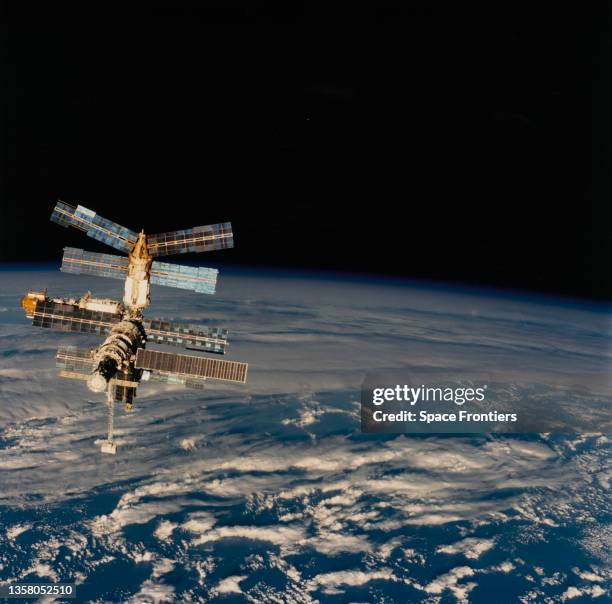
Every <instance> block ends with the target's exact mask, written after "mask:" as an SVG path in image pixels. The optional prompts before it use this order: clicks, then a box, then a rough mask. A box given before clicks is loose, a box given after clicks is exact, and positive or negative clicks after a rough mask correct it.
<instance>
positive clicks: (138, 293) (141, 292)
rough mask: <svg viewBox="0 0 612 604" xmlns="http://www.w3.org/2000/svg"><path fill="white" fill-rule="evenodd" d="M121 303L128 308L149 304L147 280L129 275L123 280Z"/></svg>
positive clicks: (142, 306)
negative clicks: (123, 287)
mask: <svg viewBox="0 0 612 604" xmlns="http://www.w3.org/2000/svg"><path fill="white" fill-rule="evenodd" d="M123 303H124V304H125V305H126V306H128V307H130V308H144V307H145V306H148V305H149V280H148V279H138V278H137V277H133V276H129V277H127V278H126V280H125V292H124V295H123Z"/></svg>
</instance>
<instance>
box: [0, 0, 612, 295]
mask: <svg viewBox="0 0 612 604" xmlns="http://www.w3.org/2000/svg"><path fill="white" fill-rule="evenodd" d="M287 4H291V3H287ZM458 4H461V3H452V4H451V3H448V4H447V5H444V4H441V3H419V4H412V5H410V6H412V8H410V9H405V8H404V9H399V8H396V7H394V6H384V5H383V4H382V3H378V4H375V5H373V6H377V7H378V8H377V9H376V10H375V9H374V8H372V7H370V8H363V7H361V8H357V7H356V6H355V5H346V7H345V8H343V9H340V8H337V9H335V10H334V11H333V12H332V11H330V10H329V9H327V10H324V9H317V8H309V9H304V8H302V7H300V8H299V9H297V8H293V9H289V8H287V7H285V8H284V9H283V10H281V9H278V8H271V7H269V6H267V7H265V8H261V7H257V8H254V7H251V8H248V9H247V8H240V7H237V5H234V6H233V7H232V8H224V5H223V4H219V5H218V6H217V8H211V6H212V5H206V6H207V8H205V9H202V8H200V9H195V8H189V9H186V8H182V9H180V10H179V9H176V8H174V9H173V8H171V5H167V6H166V7H165V8H164V10H156V9H153V8H151V6H148V8H147V9H146V10H145V9H141V10H140V9H139V10H138V11H136V10H135V11H134V14H127V13H126V12H125V9H122V11H121V12H120V13H112V14H111V12H110V9H109V10H108V11H104V10H103V8H102V5H100V7H99V8H98V9H96V10H95V11H93V10H92V11H88V12H87V13H86V12H83V10H82V9H81V12H79V13H78V14H71V18H67V17H66V15H65V14H62V15H59V14H55V12H54V11H55V10H56V9H55V4H54V5H53V6H47V8H46V12H45V13H44V14H41V13H36V16H32V15H29V16H28V15H16V14H13V15H5V16H4V18H3V26H2V39H3V50H4V53H3V63H2V78H3V82H2V89H3V91H4V92H3V94H2V112H3V119H2V133H1V135H2V145H1V149H2V191H1V201H0V220H1V225H2V230H1V231H0V233H1V243H0V260H3V261H14V260H51V259H53V260H58V261H59V258H60V257H61V250H62V247H63V246H64V245H74V246H76V247H82V248H85V249H90V250H94V251H103V250H105V251H108V252H111V253H112V250H110V248H104V246H102V245H100V244H98V243H97V242H94V241H93V240H90V239H88V238H86V237H84V236H83V235H82V234H80V233H79V232H69V231H68V230H64V229H61V228H60V227H58V226H57V225H54V224H52V223H50V222H49V221H48V217H49V215H50V213H51V209H52V207H53V205H54V202H55V200H56V199H58V198H60V199H63V200H64V201H67V202H69V203H70V202H74V203H75V204H76V203H81V204H82V205H84V206H86V207H89V208H92V209H93V210H95V211H96V212H98V213H99V214H101V215H102V216H104V217H106V218H109V219H111V220H115V221H117V222H119V223H120V224H123V225H125V226H128V227H130V228H133V229H138V230H139V229H141V228H144V229H145V230H146V231H147V232H152V233H155V232H160V231H168V230H175V229H180V228H186V227H190V226H195V225H200V224H209V223H214V222H219V221H225V220H231V221H232V223H233V225H234V232H235V234H236V245H237V247H236V249H234V250H231V251H228V252H220V253H215V254H208V255H206V256H202V257H200V258H196V257H192V258H183V259H182V260H183V261H188V262H194V261H196V260H197V261H198V262H201V264H203V265H208V264H210V265H213V266H215V265H216V264H219V263H235V264H242V265H244V264H252V265H277V266H284V267H295V268H300V267H305V268H314V269H340V270H348V271H364V272H370V273H390V274H396V275H404V276H407V277H414V278H430V279H440V280H445V281H447V280H448V281H455V282H465V283H470V284H479V285H493V286H501V287H510V288H518V289H532V290H537V291H543V292H549V293H559V294H570V295H576V296H582V297H586V298H600V299H612V286H611V275H612V270H611V269H612V267H611V262H610V261H611V258H612V256H611V252H612V250H611V246H610V234H611V228H610V227H611V224H612V223H611V216H610V193H611V191H610V188H611V187H610V159H611V157H610V132H611V129H610V127H611V124H610V107H611V105H610V103H611V100H612V99H611V98H610V96H611V95H610V67H611V65H610V18H609V4H608V2H582V3H578V2H574V3H567V4H566V6H565V7H563V6H559V5H558V3H552V2H551V3H535V2H530V3H524V4H521V3H518V4H517V3H516V2H513V3H503V4H502V3H490V4H494V5H495V6H496V8H495V9H493V8H491V7H490V6H489V7H488V8H483V6H485V5H483V6H479V7H478V8H476V5H475V4H474V5H471V7H470V8H465V7H462V8H460V7H458V6H457V5H458ZM534 5H535V6H534ZM536 7H537V8H536ZM32 10H33V9H32ZM173 260H176V261H179V262H180V261H181V259H180V258H175V259H173Z"/></svg>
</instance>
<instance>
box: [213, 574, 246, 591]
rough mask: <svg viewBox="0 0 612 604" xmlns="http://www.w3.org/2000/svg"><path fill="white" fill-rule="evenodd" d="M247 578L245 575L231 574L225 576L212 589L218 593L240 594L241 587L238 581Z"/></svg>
mask: <svg viewBox="0 0 612 604" xmlns="http://www.w3.org/2000/svg"><path fill="white" fill-rule="evenodd" d="M246 578H247V576H246V575H232V576H231V577H225V579H222V580H221V581H219V584H218V585H217V587H216V588H215V589H214V591H216V592H217V593H220V594H241V593H242V589H241V588H240V582H241V581H244V580H245V579H246Z"/></svg>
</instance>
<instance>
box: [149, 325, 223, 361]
mask: <svg viewBox="0 0 612 604" xmlns="http://www.w3.org/2000/svg"><path fill="white" fill-rule="evenodd" d="M142 324H143V326H144V328H145V331H146V333H147V341H148V342H150V343H152V344H168V345H170V346H181V347H183V348H192V349H196V350H202V351H204V352H213V353H216V354H225V348H226V346H227V329H218V328H216V327H204V326H199V325H185V324H184V323H175V322H173V321H164V320H163V319H145V320H144V321H143V323H142Z"/></svg>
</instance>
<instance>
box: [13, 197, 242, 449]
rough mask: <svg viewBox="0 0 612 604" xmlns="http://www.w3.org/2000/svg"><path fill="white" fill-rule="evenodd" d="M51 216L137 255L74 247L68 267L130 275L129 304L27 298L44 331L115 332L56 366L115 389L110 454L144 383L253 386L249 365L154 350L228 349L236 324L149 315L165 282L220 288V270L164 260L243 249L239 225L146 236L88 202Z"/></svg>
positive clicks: (67, 251) (67, 351) (37, 294)
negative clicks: (121, 417)
mask: <svg viewBox="0 0 612 604" xmlns="http://www.w3.org/2000/svg"><path fill="white" fill-rule="evenodd" d="M51 221H52V222H55V223H57V224H59V225H61V226H63V227H69V226H70V227H75V228H77V229H79V230H81V231H83V232H85V233H86V234H87V235H88V236H89V237H91V238H93V239H96V240H98V241H102V242H104V243H106V244H107V245H109V246H111V247H113V248H115V249H117V250H119V251H121V252H124V253H125V254H127V256H119V255H115V254H101V253H96V252H87V251H85V250H82V249H78V248H72V247H66V248H64V256H63V259H62V265H61V269H60V270H61V271H62V272H65V273H70V274H73V275H90V276H97V277H106V278H110V279H121V280H123V281H125V286H124V295H123V300H122V301H115V300H110V299H106V298H94V297H92V295H91V293H89V292H88V293H86V294H84V295H83V296H81V297H80V298H78V299H76V298H52V297H49V296H48V295H47V292H46V290H44V291H37V290H30V291H28V292H27V294H26V295H25V296H24V297H23V299H22V306H23V309H24V311H25V314H26V317H27V318H29V319H31V320H32V324H33V325H34V326H36V327H43V328H48V329H56V330H59V331H64V332H72V333H84V334H98V335H100V336H106V338H105V339H104V341H103V342H102V343H101V344H100V345H99V346H98V347H96V348H79V347H76V346H60V347H59V348H58V351H57V356H56V365H57V367H58V368H59V370H60V371H59V375H60V377H63V378H69V379H76V380H83V381H85V382H86V384H87V386H88V388H89V389H90V390H91V391H92V392H96V393H103V392H106V401H107V404H108V434H107V438H106V440H104V441H103V442H102V444H101V450H102V452H103V453H111V454H115V453H116V451H117V443H116V442H115V441H114V440H113V426H114V407H115V403H116V402H123V404H124V408H125V410H126V411H131V410H132V406H133V401H134V398H135V396H136V391H137V388H138V386H139V385H140V383H141V382H143V381H149V380H152V381H159V382H166V383H171V384H180V385H183V386H185V387H188V388H195V389H202V388H204V386H205V384H206V383H207V382H208V380H220V381H224V382H234V383H239V384H244V383H245V382H246V377H247V369H248V364H247V363H241V362H237V361H228V360H223V359H219V358H213V357H207V356H204V355H202V354H199V355H194V354H179V353H175V352H164V351H159V350H151V349H147V348H146V345H147V344H148V343H149V344H160V345H163V346H172V347H174V348H181V349H184V350H188V351H198V352H201V353H210V354H214V355H223V354H225V353H226V350H227V346H228V342H227V337H228V332H227V329H219V328H216V327H207V326H198V325H191V324H184V323H177V322H174V321H168V320H164V319H156V318H145V317H144V315H143V312H144V310H145V309H146V308H147V307H148V306H149V304H150V302H151V296H150V285H151V284H155V285H162V286H166V287H173V288H178V289H182V290H189V291H192V292H196V293H200V294H214V293H215V289H216V283H217V276H218V271H217V270H216V269H210V268H203V267H192V266H186V265H180V264H174V263H168V262H159V261H157V260H154V258H157V257H160V256H170V255H174V254H184V253H191V252H206V251H212V250H223V249H227V248H231V247H233V245H234V240H233V234H232V226H231V224H230V223H229V222H226V223H221V224H213V225H208V226H200V227H194V228H192V229H186V230H180V231H173V232H169V233H160V234H155V235H146V234H145V233H144V231H141V232H140V233H136V232H135V231H131V230H130V229H127V228H125V227H123V226H121V225H118V224H116V223H114V222H111V221H110V220H107V219H106V218H102V217H101V216H99V215H98V214H96V213H95V212H93V211H92V210H89V209H87V208H85V207H83V206H80V205H79V206H76V207H74V206H72V205H69V204H67V203H64V202H62V201H58V202H57V204H56V206H55V208H54V210H53V213H52V214H51Z"/></svg>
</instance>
